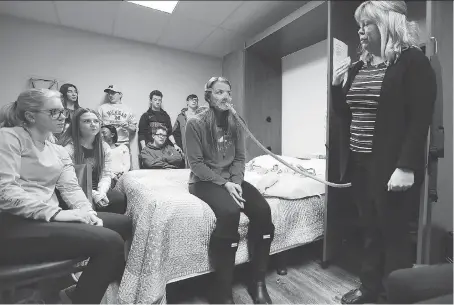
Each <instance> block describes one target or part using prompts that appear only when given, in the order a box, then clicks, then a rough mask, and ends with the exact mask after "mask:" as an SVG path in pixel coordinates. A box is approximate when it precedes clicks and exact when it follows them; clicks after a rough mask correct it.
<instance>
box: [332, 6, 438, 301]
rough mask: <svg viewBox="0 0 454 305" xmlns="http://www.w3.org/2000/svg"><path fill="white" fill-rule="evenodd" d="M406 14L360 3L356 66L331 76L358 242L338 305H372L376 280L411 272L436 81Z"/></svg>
mask: <svg viewBox="0 0 454 305" xmlns="http://www.w3.org/2000/svg"><path fill="white" fill-rule="evenodd" d="M406 14H407V6H406V4H405V2H404V1H365V2H363V3H362V4H361V5H360V6H359V7H358V8H357V9H356V12H355V19H356V22H357V23H358V26H359V30H358V35H359V39H360V43H361V49H362V53H361V58H360V59H361V60H360V61H358V62H357V63H356V64H354V65H352V66H351V67H350V61H351V60H350V58H347V59H346V60H345V61H344V62H343V63H342V64H340V66H339V67H338V68H337V69H335V71H334V73H333V82H332V88H331V92H332V106H333V110H334V111H335V113H336V115H337V116H338V117H339V119H340V122H341V123H340V124H341V127H340V128H339V130H340V131H339V132H340V143H341V145H340V152H339V153H340V159H341V180H344V181H347V180H349V179H351V182H352V191H353V196H354V201H355V203H356V205H357V208H358V212H359V219H360V223H361V224H362V230H363V237H364V251H363V258H362V263H361V275H360V279H361V286H360V287H359V288H357V289H354V290H352V291H349V292H348V293H346V294H345V295H344V296H343V297H342V303H344V304H361V303H371V302H375V301H377V299H378V296H379V295H380V294H381V293H382V292H383V283H382V280H383V279H386V278H387V276H388V275H389V274H390V273H391V272H392V271H394V270H397V269H403V268H409V267H411V266H412V259H413V247H412V242H411V239H410V234H409V232H410V222H411V218H412V215H414V213H413V211H414V209H418V202H419V194H420V189H421V185H422V183H423V180H424V171H425V161H426V160H425V157H424V155H425V147H426V138H427V133H428V128H429V125H430V122H431V118H432V111H433V106H434V102H435V98H436V80H435V74H434V71H433V70H432V67H431V65H430V62H429V60H428V59H427V57H426V56H425V55H424V53H423V52H422V51H421V50H420V48H419V47H418V32H417V25H416V23H414V22H410V21H408V20H407V17H406ZM347 71H348V79H347V82H346V85H345V87H342V79H343V76H344V74H345V73H346V72H347Z"/></svg>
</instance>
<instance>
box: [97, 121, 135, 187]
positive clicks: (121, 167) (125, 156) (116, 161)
mask: <svg viewBox="0 0 454 305" xmlns="http://www.w3.org/2000/svg"><path fill="white" fill-rule="evenodd" d="M101 135H102V139H103V140H104V142H106V143H107V144H108V145H109V147H110V156H111V159H112V173H113V178H112V180H114V181H115V182H116V181H118V179H120V177H121V176H122V175H123V174H124V173H126V172H128V171H129V169H130V168H131V158H130V155H129V148H128V146H126V145H124V144H120V145H118V146H117V145H116V144H117V140H118V134H117V129H116V128H115V126H113V125H104V126H102V128H101Z"/></svg>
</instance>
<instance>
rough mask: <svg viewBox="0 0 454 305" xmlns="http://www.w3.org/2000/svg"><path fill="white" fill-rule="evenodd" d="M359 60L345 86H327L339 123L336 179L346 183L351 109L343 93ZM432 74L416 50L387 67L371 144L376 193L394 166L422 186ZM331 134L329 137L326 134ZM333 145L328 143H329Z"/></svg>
mask: <svg viewBox="0 0 454 305" xmlns="http://www.w3.org/2000/svg"><path fill="white" fill-rule="evenodd" d="M363 64H364V63H363V62H362V61H359V62H358V63H357V64H355V65H354V66H353V67H352V68H351V69H350V70H349V73H348V75H349V77H348V80H347V83H346V85H345V87H344V88H342V87H341V86H340V85H339V86H332V87H331V97H332V98H331V106H332V109H333V111H334V113H335V114H336V116H335V117H336V119H337V120H336V122H337V126H335V128H330V133H331V132H333V133H334V134H333V135H332V136H333V137H334V139H336V140H337V141H339V142H338V145H337V146H338V148H339V151H338V152H332V153H334V154H339V158H340V180H341V181H348V180H349V177H348V171H347V168H348V161H349V157H350V150H349V142H350V125H351V120H352V113H351V110H350V107H348V105H347V103H346V93H347V92H348V91H349V89H350V86H351V84H352V81H353V79H354V78H355V76H356V74H357V73H358V71H359V70H360V69H361V67H362V66H363ZM436 90H437V85H436V79H435V73H434V71H433V69H432V67H431V65H430V62H429V60H428V58H427V57H426V56H425V55H424V53H423V52H422V51H421V50H419V49H417V48H409V49H407V50H404V51H403V52H402V54H401V56H400V58H399V59H398V60H397V62H396V63H395V64H392V65H391V66H389V67H388V69H387V70H386V73H385V76H384V78H383V83H382V87H381V91H380V98H379V102H378V109H377V115H376V121H375V129H374V141H373V146H372V151H373V153H372V170H371V172H372V173H374V175H373V177H371V179H373V183H374V185H375V186H376V188H375V189H374V190H375V191H384V192H386V189H387V188H386V185H387V183H388V181H389V179H390V178H391V175H392V173H393V172H394V170H395V169H396V168H405V169H410V170H412V171H413V172H414V173H415V185H417V184H419V185H420V184H421V183H422V181H423V178H424V169H425V158H424V154H425V147H426V146H425V144H426V139H427V133H428V128H429V125H430V123H431V119H432V112H433V107H434V102H435V98H436ZM330 138H331V135H330ZM330 148H331V149H332V147H330Z"/></svg>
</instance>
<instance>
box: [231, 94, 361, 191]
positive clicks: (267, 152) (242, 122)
mask: <svg viewBox="0 0 454 305" xmlns="http://www.w3.org/2000/svg"><path fill="white" fill-rule="evenodd" d="M226 105H227V107H228V109H229V111H230V113H231V114H233V116H234V117H235V119H236V120H237V122H238V123H239V124H240V126H241V127H242V128H243V130H244V131H246V133H247V134H248V135H249V136H250V137H251V139H252V140H253V141H254V142H255V144H257V146H258V147H260V148H261V149H262V150H263V151H264V152H265V153H266V154H268V155H270V156H271V157H273V158H274V159H276V160H277V161H279V162H281V163H282V164H284V165H285V166H287V167H288V168H290V169H292V170H294V171H295V172H297V173H299V174H301V175H303V176H305V177H308V178H310V179H313V180H316V181H318V182H320V183H323V184H325V185H327V186H331V187H336V188H345V187H350V186H351V185H352V184H351V183H344V184H339V183H333V182H329V181H325V180H323V179H320V178H318V177H317V176H315V175H312V174H309V173H307V172H304V171H302V170H300V169H299V168H297V167H295V166H293V165H292V164H290V163H288V162H287V161H285V160H284V159H282V158H281V157H279V156H278V155H276V154H274V153H273V152H271V151H270V150H268V149H267V148H266V147H265V146H263V145H262V143H260V142H259V140H257V139H256V137H255V136H254V135H253V134H252V132H251V131H250V130H249V128H248V127H247V126H246V124H245V123H244V121H243V119H241V117H240V116H239V115H238V113H237V112H236V110H235V109H234V108H233V105H232V104H230V103H226Z"/></svg>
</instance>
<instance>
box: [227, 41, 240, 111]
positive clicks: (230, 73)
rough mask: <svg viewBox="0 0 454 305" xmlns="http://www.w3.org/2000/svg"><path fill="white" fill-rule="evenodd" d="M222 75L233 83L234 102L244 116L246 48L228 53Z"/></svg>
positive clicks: (237, 109)
mask: <svg viewBox="0 0 454 305" xmlns="http://www.w3.org/2000/svg"><path fill="white" fill-rule="evenodd" d="M222 75H223V76H224V77H226V78H227V79H228V80H229V81H230V84H231V85H232V103H233V105H234V106H235V109H236V111H237V112H238V113H239V114H240V115H241V116H244V50H239V51H235V52H232V53H230V54H227V55H226V56H224V57H223V58H222Z"/></svg>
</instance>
